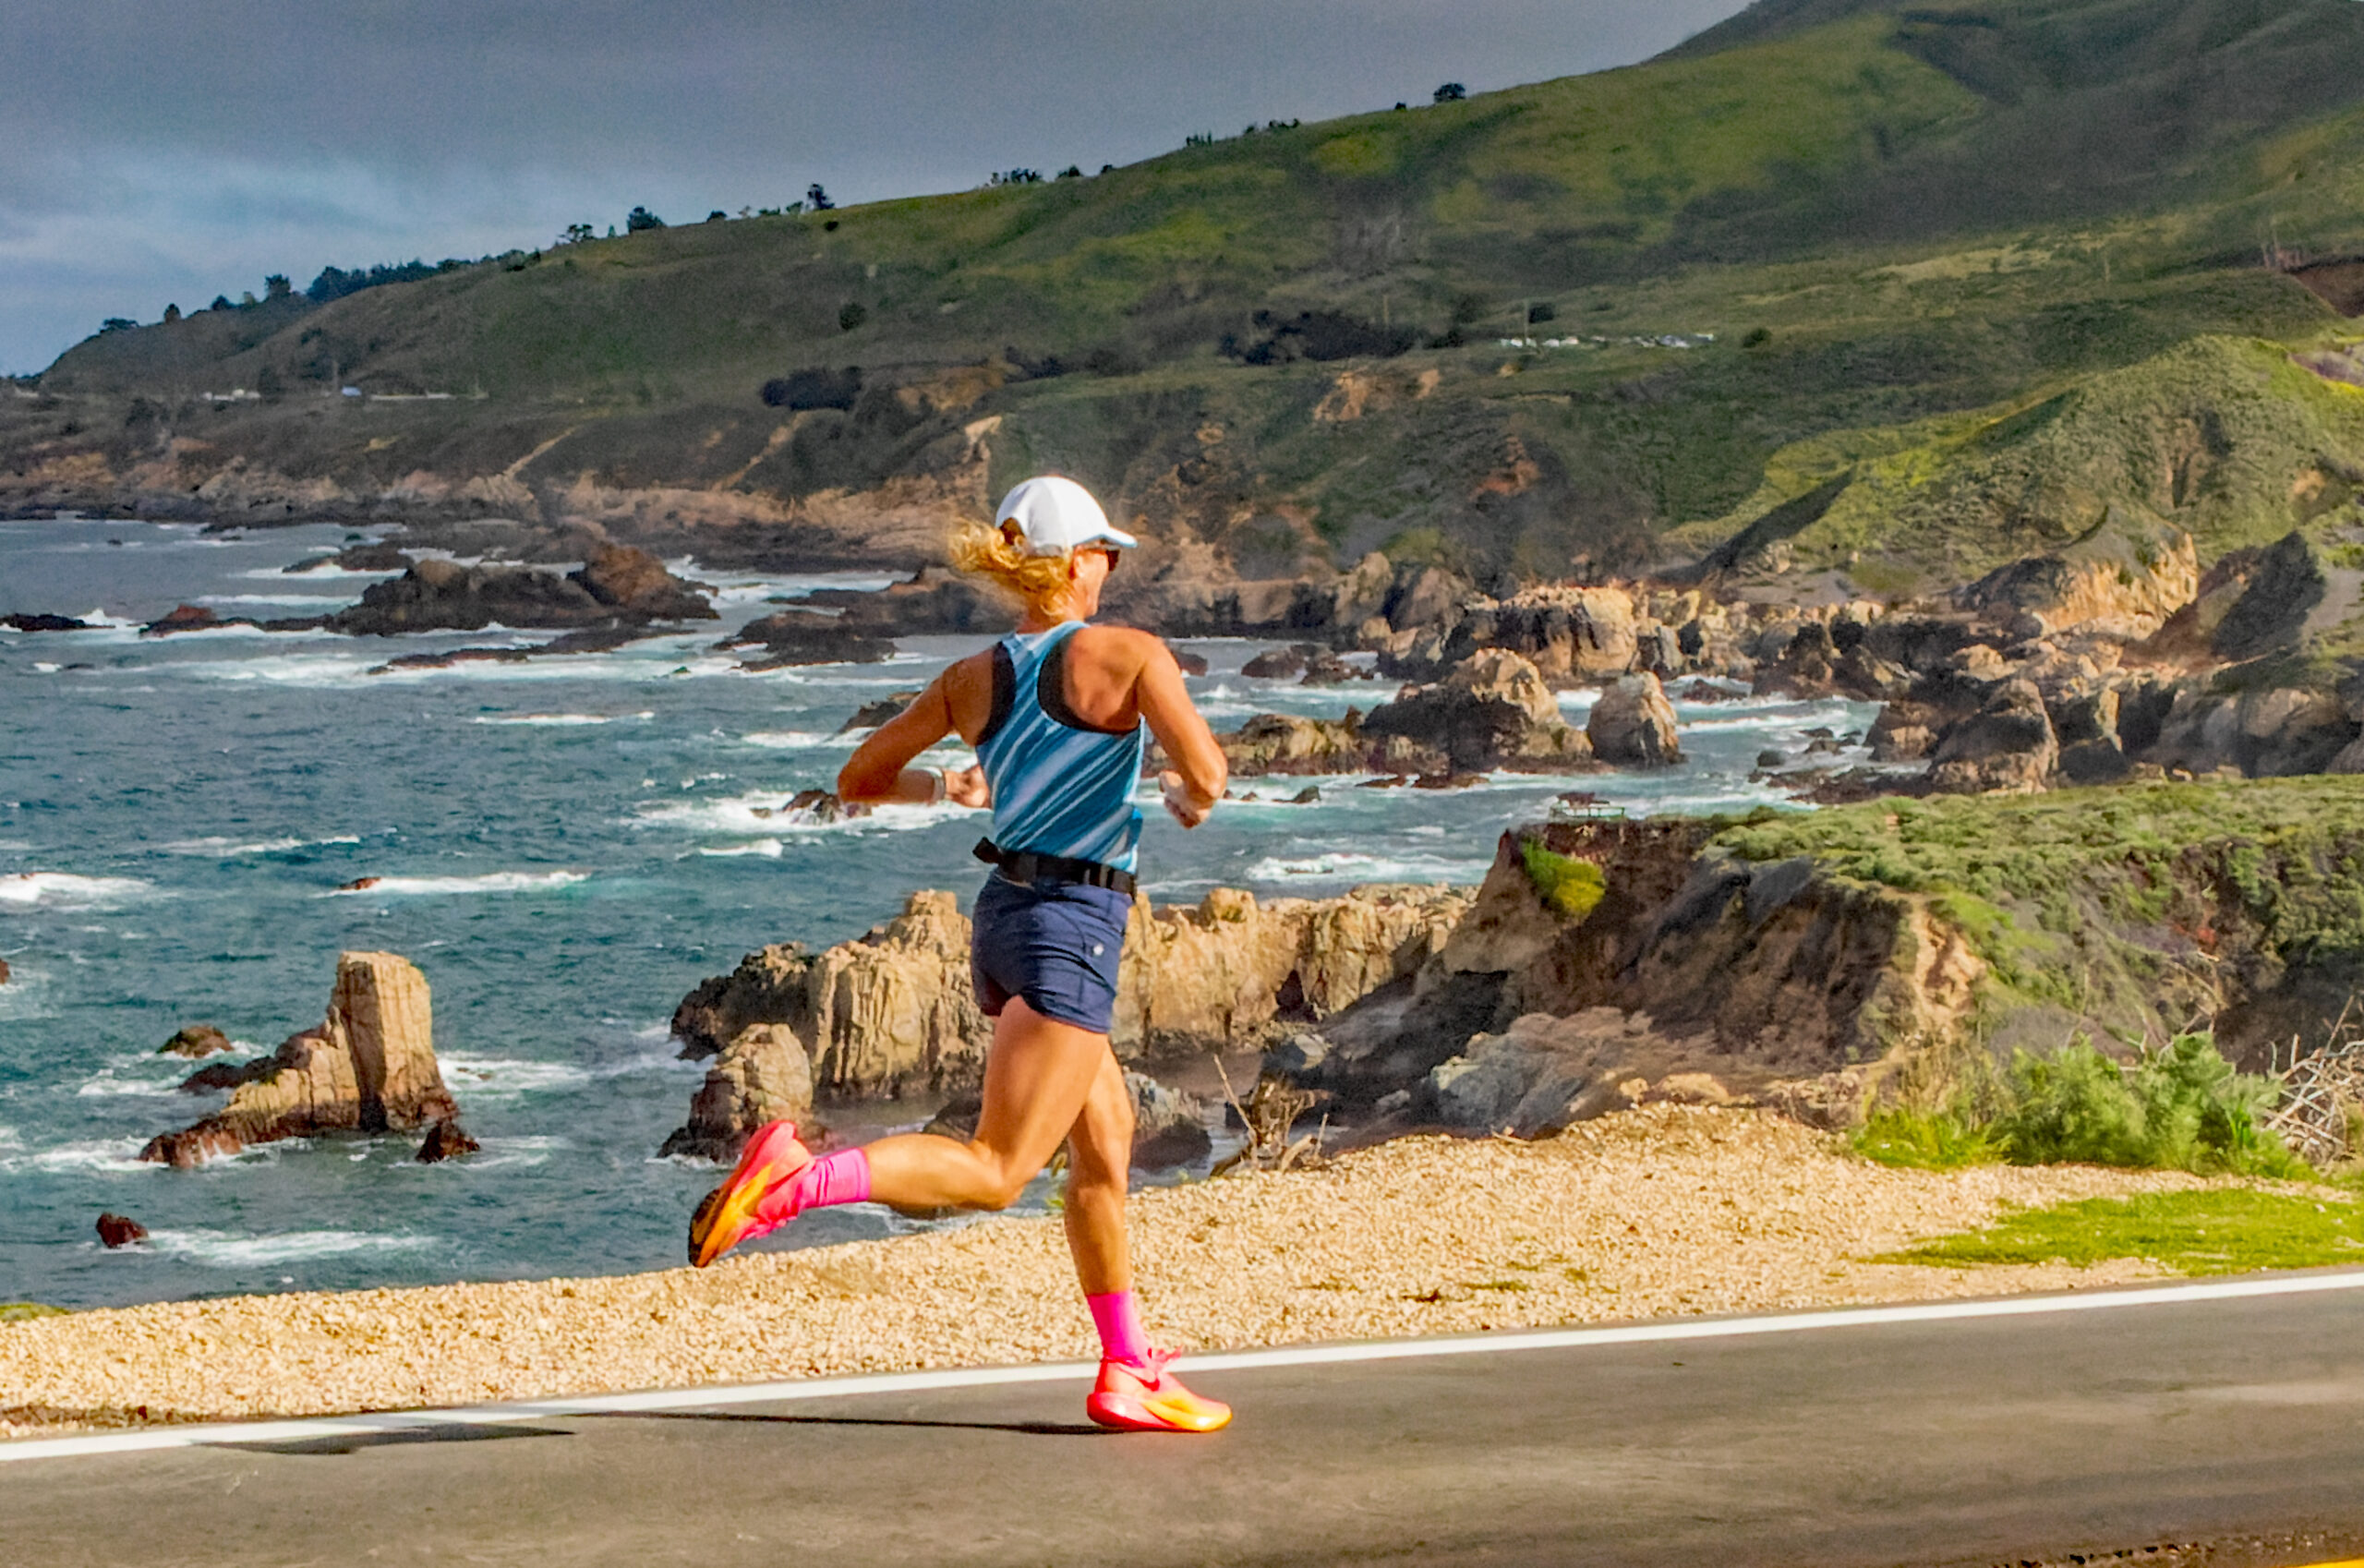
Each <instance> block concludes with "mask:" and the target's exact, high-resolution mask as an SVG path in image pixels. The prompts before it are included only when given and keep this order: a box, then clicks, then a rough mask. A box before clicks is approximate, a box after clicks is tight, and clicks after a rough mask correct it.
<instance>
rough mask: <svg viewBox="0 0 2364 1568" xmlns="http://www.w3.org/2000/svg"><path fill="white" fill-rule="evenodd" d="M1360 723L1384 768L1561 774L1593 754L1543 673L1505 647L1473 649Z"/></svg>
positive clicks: (1578, 766)
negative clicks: (1438, 676) (1564, 713)
mask: <svg viewBox="0 0 2364 1568" xmlns="http://www.w3.org/2000/svg"><path fill="white" fill-rule="evenodd" d="M1362 728H1363V735H1364V738H1365V740H1366V741H1367V742H1369V755H1370V760H1371V763H1372V766H1374V767H1375V768H1376V769H1377V770H1378V771H1381V772H1388V773H1423V774H1439V773H1442V774H1458V773H1490V772H1494V771H1496V770H1498V769H1501V770H1507V771H1510V772H1514V773H1558V772H1571V771H1578V770H1582V769H1584V768H1586V767H1587V766H1590V765H1591V763H1592V761H1593V752H1592V747H1591V745H1590V744H1589V743H1588V742H1586V738H1585V735H1584V733H1583V732H1582V731H1581V730H1576V729H1574V728H1573V727H1571V726H1570V725H1569V723H1568V722H1567V720H1566V719H1564V718H1562V717H1561V714H1560V705H1559V703H1558V702H1557V701H1556V700H1555V699H1554V698H1553V696H1552V694H1551V688H1550V684H1549V683H1548V682H1546V681H1544V679H1543V674H1542V672H1541V671H1540V670H1538V669H1536V667H1535V665H1534V663H1533V661H1531V660H1529V659H1527V658H1526V657H1523V656H1521V655H1519V654H1515V653H1513V652H1511V651H1509V650H1508V649H1505V648H1489V649H1487V650H1485V651H1483V652H1480V653H1474V654H1472V655H1470V656H1469V657H1467V658H1465V659H1463V660H1462V661H1461V662H1459V663H1458V664H1455V665H1454V666H1453V668H1452V669H1449V670H1447V671H1446V672H1445V674H1444V675H1443V677H1442V678H1441V679H1440V680H1438V681H1434V682H1432V683H1431V684H1429V685H1426V686H1416V687H1412V688H1409V689H1407V690H1405V692H1403V693H1401V694H1399V695H1398V696H1397V697H1396V699H1395V700H1394V701H1393V702H1392V703H1385V704H1382V705H1381V706H1379V707H1377V708H1375V709H1373V710H1372V711H1371V714H1370V717H1369V718H1366V719H1364V720H1363V726H1362Z"/></svg>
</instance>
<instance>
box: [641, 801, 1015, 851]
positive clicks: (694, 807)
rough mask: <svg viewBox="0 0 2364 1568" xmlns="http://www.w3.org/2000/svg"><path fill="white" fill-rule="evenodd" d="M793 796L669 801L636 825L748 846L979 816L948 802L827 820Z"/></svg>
mask: <svg viewBox="0 0 2364 1568" xmlns="http://www.w3.org/2000/svg"><path fill="white" fill-rule="evenodd" d="M794 793H795V791H794V790H765V791H763V792H762V793H760V794H745V795H734V796H730V797H728V798H725V799H715V800H703V801H669V802H664V803H663V804H657V805H649V806H646V807H644V808H643V809H642V810H641V812H640V814H638V815H637V816H635V817H633V818H632V819H631V821H632V825H633V826H640V827H669V828H678V829H685V830H687V831H689V832H693V833H707V834H715V835H718V836H723V837H727V838H731V839H733V840H734V841H736V842H739V843H742V844H743V843H752V842H754V841H755V840H757V839H762V838H776V837H778V836H779V835H781V834H794V835H797V836H799V837H802V836H805V835H808V834H815V833H908V832H910V831H911V830H912V829H913V828H920V827H933V826H935V825H936V824H937V823H939V822H951V821H955V820H957V819H959V818H962V817H968V816H972V815H975V814H976V813H974V812H972V811H971V809H970V808H968V807H966V806H956V805H953V804H952V803H951V802H945V803H943V804H941V805H933V806H893V807H889V808H887V809H885V810H881V811H877V812H874V813H872V814H870V815H868V816H853V817H840V818H838V820H837V821H835V822H823V821H821V820H820V819H819V818H818V817H816V816H814V814H813V813H812V812H810V811H806V810H795V811H791V810H790V809H788V802H789V799H790V797H791V796H792V795H793V794H794ZM752 852H754V853H763V852H765V851H762V850H755V851H752Z"/></svg>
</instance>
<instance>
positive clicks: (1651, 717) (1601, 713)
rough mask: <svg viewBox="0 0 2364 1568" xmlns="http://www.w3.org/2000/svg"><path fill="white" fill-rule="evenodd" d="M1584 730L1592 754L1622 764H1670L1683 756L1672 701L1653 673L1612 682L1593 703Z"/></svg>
mask: <svg viewBox="0 0 2364 1568" xmlns="http://www.w3.org/2000/svg"><path fill="white" fill-rule="evenodd" d="M1585 733H1586V735H1587V736H1589V737H1590V738H1591V741H1592V749H1593V754H1595V755H1596V756H1598V757H1599V758H1600V760H1601V761H1603V762H1605V763H1612V764H1615V765H1617V766H1624V767H1670V766H1674V765H1675V764H1677V763H1679V762H1681V761H1682V760H1683V743H1682V742H1681V741H1680V740H1678V739H1677V738H1676V736H1675V728H1674V705H1673V704H1671V703H1670V702H1668V701H1667V700H1666V689H1665V688H1664V687H1662V686H1661V685H1659V684H1658V677H1657V676H1655V675H1628V676H1626V677H1624V678H1623V679H1622V680H1620V681H1615V682H1613V683H1612V684H1611V685H1610V687H1609V689H1608V690H1606V691H1604V692H1602V693H1601V694H1600V696H1599V698H1598V701H1596V702H1595V703H1594V704H1593V705H1592V715H1591V717H1590V718H1588V719H1586V723H1585Z"/></svg>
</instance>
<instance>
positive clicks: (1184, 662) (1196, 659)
mask: <svg viewBox="0 0 2364 1568" xmlns="http://www.w3.org/2000/svg"><path fill="white" fill-rule="evenodd" d="M1174 662H1175V663H1176V664H1178V665H1180V666H1181V667H1182V673H1183V674H1185V675H1204V674H1205V673H1206V672H1207V657H1206V655H1204V654H1194V653H1190V652H1188V651H1187V650H1185V649H1182V648H1176V649H1175V650H1174Z"/></svg>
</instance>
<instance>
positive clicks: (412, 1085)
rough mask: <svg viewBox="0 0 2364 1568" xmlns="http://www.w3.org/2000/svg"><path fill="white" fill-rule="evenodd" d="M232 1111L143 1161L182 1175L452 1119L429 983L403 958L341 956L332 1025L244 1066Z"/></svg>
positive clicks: (157, 1147)
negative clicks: (321, 1138)
mask: <svg viewBox="0 0 2364 1568" xmlns="http://www.w3.org/2000/svg"><path fill="white" fill-rule="evenodd" d="M237 1078H238V1081H237V1082H236V1083H235V1086H234V1087H232V1088H231V1093H230V1103H229V1104H227V1105H225V1106H223V1108H222V1109H221V1110H219V1111H216V1112H215V1113H214V1114H213V1115H211V1116H207V1117H206V1118H205V1119H204V1120H202V1121H199V1122H198V1123H196V1124H195V1125H194V1126H191V1127H188V1128H183V1129H182V1130H181V1131H179V1132H170V1133H165V1134H163V1136H161V1137H158V1138H155V1139H151V1140H150V1141H149V1144H148V1146H147V1147H146V1148H145V1149H142V1150H141V1151H140V1152H139V1157H140V1158H141V1159H143V1160H150V1161H153V1162H156V1163H158V1164H168V1165H174V1166H176V1167H183V1168H186V1167H187V1166H190V1165H195V1164H200V1163H202V1162H203V1161H205V1160H208V1159H211V1158H212V1157H213V1156H215V1155H217V1154H235V1153H236V1152H238V1151H239V1150H241V1149H243V1148H246V1147H247V1145H248V1144H253V1143H268V1142H271V1141H272V1140H276V1139H282V1138H303V1137H308V1136H310V1135H312V1134H314V1133H321V1132H385V1131H389V1130H395V1131H409V1130H413V1129H415V1128H422V1127H425V1126H427V1125H428V1123H430V1122H435V1121H441V1120H446V1119H450V1118H453V1117H456V1116H458V1115H459V1108H458V1107H457V1106H456V1105H454V1104H452V1094H451V1092H450V1091H449V1090H448V1089H446V1088H445V1087H444V1086H443V1074H442V1069H441V1068H440V1067H438V1066H437V1064H436V1060H435V1043H434V1024H433V1013H432V1009H431V1007H430V1003H429V998H428V987H427V977H426V976H425V975H423V974H421V973H419V971H418V970H417V968H416V966H415V965H414V964H412V963H411V961H410V960H409V959H405V958H404V957H403V956H402V955H400V954H399V953H344V954H340V955H339V956H338V958H337V965H336V989H335V991H334V992H333V993H332V995H331V996H330V998H329V1010H328V1018H327V1019H326V1020H325V1021H323V1022H322V1023H320V1025H318V1026H316V1027H315V1028H312V1029H308V1030H305V1031H302V1032H301V1033H298V1034H294V1035H291V1036H289V1037H288V1039H287V1040H286V1041H285V1042H284V1043H282V1044H281V1045H280V1047H279V1049H278V1050H277V1051H275V1052H273V1053H272V1054H271V1055H269V1056H267V1057H263V1058H261V1059H259V1060H257V1061H254V1062H250V1063H247V1065H246V1066H245V1067H244V1068H242V1069H241V1070H240V1071H239V1072H238V1074H237Z"/></svg>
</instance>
